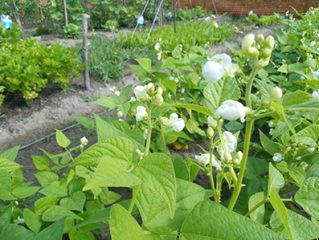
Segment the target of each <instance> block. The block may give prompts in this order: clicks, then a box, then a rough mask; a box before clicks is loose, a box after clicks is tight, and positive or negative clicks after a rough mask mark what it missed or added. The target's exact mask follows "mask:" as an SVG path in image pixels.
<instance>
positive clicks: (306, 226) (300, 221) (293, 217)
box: [270, 209, 319, 240]
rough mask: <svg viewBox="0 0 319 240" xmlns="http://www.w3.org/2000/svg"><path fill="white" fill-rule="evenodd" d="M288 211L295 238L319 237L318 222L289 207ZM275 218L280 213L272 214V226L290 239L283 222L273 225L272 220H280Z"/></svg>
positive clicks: (307, 239)
mask: <svg viewBox="0 0 319 240" xmlns="http://www.w3.org/2000/svg"><path fill="white" fill-rule="evenodd" d="M287 213H288V221H289V224H290V226H291V231H292V234H293V236H294V238H293V239H294V240H312V239H317V238H319V226H318V225H317V224H315V223H313V222H311V221H310V220H309V219H307V218H305V217H303V216H302V215H300V214H298V213H295V212H294V211H291V210H289V209H287ZM274 218H278V215H277V214H273V215H272V216H271V221H270V223H271V226H272V228H273V229H274V231H279V232H281V233H282V236H283V237H285V238H286V239H288V238H289V235H288V233H287V231H286V230H285V229H284V227H283V225H282V223H281V222H280V223H279V224H278V223H277V224H276V225H275V226H273V224H272V222H274V221H276V222H278V221H277V219H274ZM278 219H279V218H278ZM279 221H280V220H279Z"/></svg>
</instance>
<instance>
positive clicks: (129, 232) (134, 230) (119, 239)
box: [110, 204, 161, 240]
mask: <svg viewBox="0 0 319 240" xmlns="http://www.w3.org/2000/svg"><path fill="white" fill-rule="evenodd" d="M110 231H111V237H112V240H126V239H136V240H160V239H161V238H160V237H159V236H155V235H151V234H147V233H144V230H143V229H142V228H141V227H140V226H139V225H138V223H137V222H136V220H135V219H134V218H133V217H132V216H131V214H130V213H129V212H128V211H127V210H126V209H125V208H123V207H122V206H120V205H118V204H116V205H114V206H113V207H112V208H111V216H110Z"/></svg>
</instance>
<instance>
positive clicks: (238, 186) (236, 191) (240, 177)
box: [228, 119, 254, 210]
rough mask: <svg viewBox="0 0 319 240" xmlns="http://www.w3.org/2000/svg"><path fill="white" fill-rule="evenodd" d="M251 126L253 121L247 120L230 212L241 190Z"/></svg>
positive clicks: (229, 206) (229, 207) (251, 130)
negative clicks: (241, 156)
mask: <svg viewBox="0 0 319 240" xmlns="http://www.w3.org/2000/svg"><path fill="white" fill-rule="evenodd" d="M253 126H254V120H253V119H248V120H247V125H246V134H245V140H244V150H243V159H242V161H241V164H240V170H239V174H238V180H237V183H236V185H235V188H234V191H233V194H232V196H231V199H230V202H229V205H228V209H230V210H233V208H234V206H235V204H236V202H237V199H238V197H239V194H240V191H241V188H242V183H243V179H244V174H245V170H246V164H247V158H248V154H249V147H250V140H251V135H252V132H253Z"/></svg>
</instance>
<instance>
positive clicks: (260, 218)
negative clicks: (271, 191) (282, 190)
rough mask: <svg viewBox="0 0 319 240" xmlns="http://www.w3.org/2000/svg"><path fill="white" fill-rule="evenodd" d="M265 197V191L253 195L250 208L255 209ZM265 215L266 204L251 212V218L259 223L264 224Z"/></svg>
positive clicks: (249, 203)
mask: <svg viewBox="0 0 319 240" xmlns="http://www.w3.org/2000/svg"><path fill="white" fill-rule="evenodd" d="M264 199H265V193H264V192H258V193H255V194H254V195H252V196H251V197H250V198H249V201H248V209H249V210H251V209H253V208H254V207H255V206H256V205H257V204H259V203H260V202H262V201H263V200H264ZM264 216H265V204H263V205H261V206H260V207H259V208H257V209H256V210H255V211H253V212H252V213H251V214H250V218H251V219H252V220H254V221H255V222H257V223H260V224H264Z"/></svg>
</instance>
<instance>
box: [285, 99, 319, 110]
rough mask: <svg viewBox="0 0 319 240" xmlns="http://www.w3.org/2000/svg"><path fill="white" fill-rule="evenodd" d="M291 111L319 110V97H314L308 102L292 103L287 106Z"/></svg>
mask: <svg viewBox="0 0 319 240" xmlns="http://www.w3.org/2000/svg"><path fill="white" fill-rule="evenodd" d="M286 109H287V110H289V111H300V112H309V113H311V112H315V113H318V112H319V99H313V100H310V101H308V102H303V103H300V104H296V105H292V106H290V107H287V108H286Z"/></svg>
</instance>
